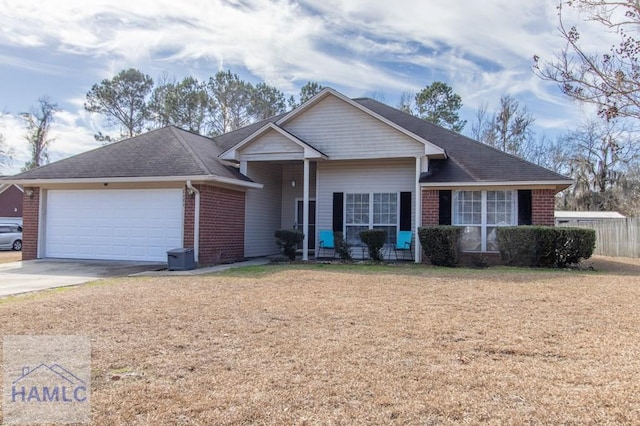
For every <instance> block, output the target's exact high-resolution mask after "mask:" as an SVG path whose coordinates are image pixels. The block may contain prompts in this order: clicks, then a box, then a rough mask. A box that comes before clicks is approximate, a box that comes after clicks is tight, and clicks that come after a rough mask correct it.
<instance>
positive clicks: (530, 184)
mask: <svg viewBox="0 0 640 426" xmlns="http://www.w3.org/2000/svg"><path fill="white" fill-rule="evenodd" d="M573 183H574V182H573V181H572V180H549V181H542V180H534V181H495V182H420V186H421V187H424V188H451V187H460V188H464V187H483V186H486V187H489V186H494V187H495V186H500V187H526V188H535V187H554V188H555V189H556V190H557V191H562V190H563V189H567V188H568V187H570V186H571V185H573Z"/></svg>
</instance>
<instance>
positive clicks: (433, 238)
mask: <svg viewBox="0 0 640 426" xmlns="http://www.w3.org/2000/svg"><path fill="white" fill-rule="evenodd" d="M418 237H419V238H420V244H422V251H423V252H424V255H425V256H427V257H428V258H429V261H431V263H432V264H433V265H436V266H456V265H457V264H458V260H459V248H458V247H459V244H460V239H461V238H462V228H461V227H459V226H422V227H420V228H418Z"/></svg>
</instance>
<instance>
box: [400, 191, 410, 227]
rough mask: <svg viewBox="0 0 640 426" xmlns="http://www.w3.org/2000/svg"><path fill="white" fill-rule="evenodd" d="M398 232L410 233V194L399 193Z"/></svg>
mask: <svg viewBox="0 0 640 426" xmlns="http://www.w3.org/2000/svg"><path fill="white" fill-rule="evenodd" d="M400 231H411V193H410V192H401V193H400Z"/></svg>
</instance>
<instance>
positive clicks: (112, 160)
mask: <svg viewBox="0 0 640 426" xmlns="http://www.w3.org/2000/svg"><path fill="white" fill-rule="evenodd" d="M221 152H222V150H221V149H220V147H219V146H217V145H216V144H215V143H213V141H212V140H211V139H209V138H206V137H204V136H200V135H197V134H194V133H190V132H187V131H185V130H181V129H179V128H177V127H174V126H168V127H163V128H161V129H157V130H152V131H150V132H148V133H144V134H142V135H139V136H134V137H133V138H130V139H125V140H123V141H119V142H115V143H112V144H109V145H105V146H103V147H100V148H97V149H94V150H92V151H88V152H84V153H82V154H78V155H75V156H73V157H70V158H66V159H64V160H60V161H57V162H55V163H51V164H47V165H45V166H42V167H39V168H37V169H33V170H29V171H26V172H24V173H20V174H18V175H15V176H12V177H11V179H12V180H15V179H73V178H89V179H90V178H116V177H132V178H135V177H169V176H209V175H214V176H218V177H225V178H232V179H238V180H244V181H250V179H248V178H247V177H246V176H244V175H242V174H241V173H240V172H239V171H238V169H237V168H236V167H233V166H230V165H227V164H225V163H224V162H223V161H222V160H220V159H219V158H218V155H219V154H220V153H221Z"/></svg>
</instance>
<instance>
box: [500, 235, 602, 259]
mask: <svg viewBox="0 0 640 426" xmlns="http://www.w3.org/2000/svg"><path fill="white" fill-rule="evenodd" d="M595 239H596V234H595V231H593V230H590V229H583V228H564V227H563V228H555V227H551V226H509V227H500V228H498V246H499V247H500V257H501V258H502V261H503V262H505V264H507V265H513V266H534V267H544V268H564V267H565V266H567V265H570V264H574V263H578V262H579V261H580V260H581V259H588V258H589V257H591V255H592V254H593V250H594V248H595Z"/></svg>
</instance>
